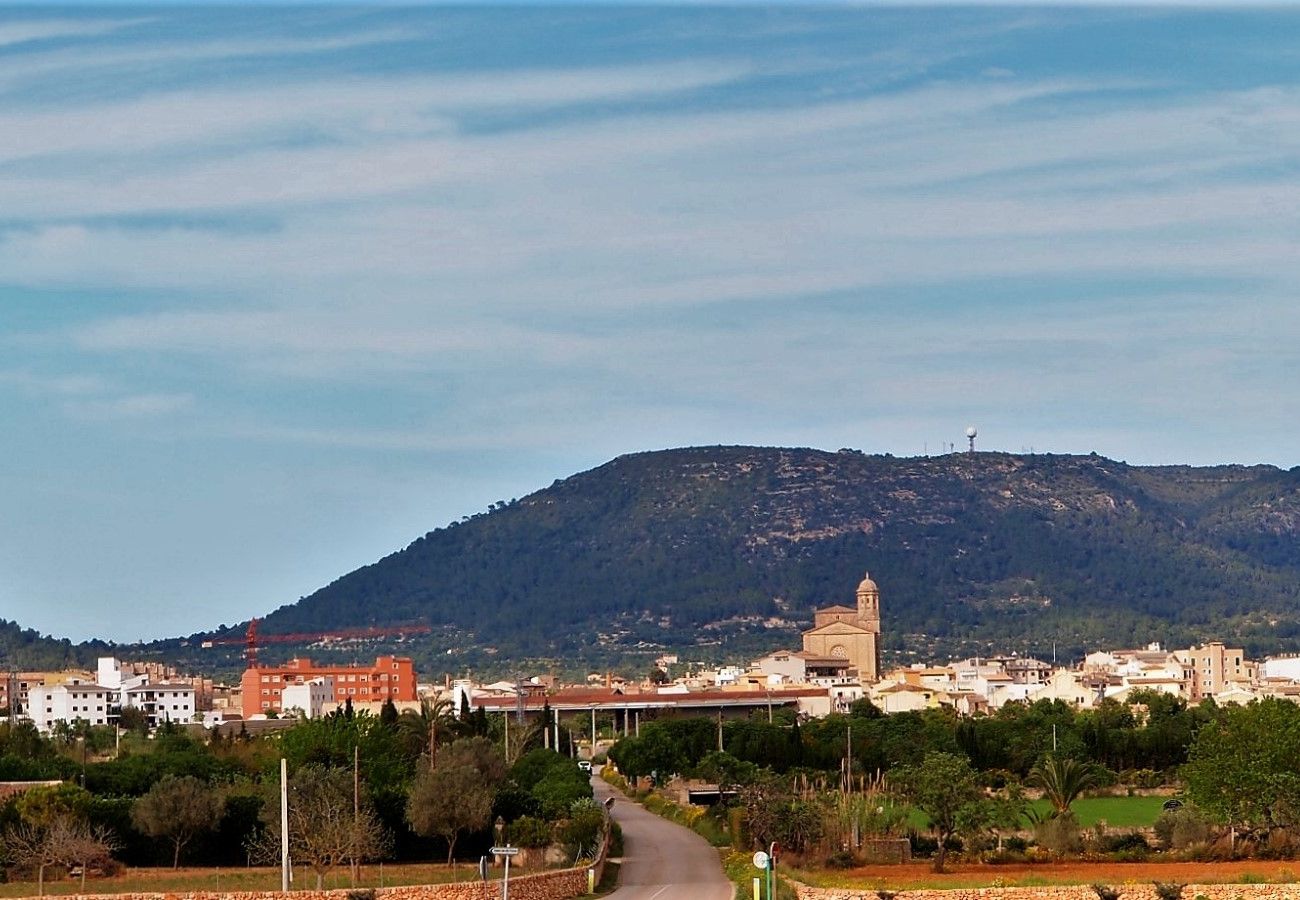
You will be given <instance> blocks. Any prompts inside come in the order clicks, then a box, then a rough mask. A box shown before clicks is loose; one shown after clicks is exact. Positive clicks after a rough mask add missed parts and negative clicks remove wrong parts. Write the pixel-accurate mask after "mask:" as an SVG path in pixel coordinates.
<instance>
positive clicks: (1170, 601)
mask: <svg viewBox="0 0 1300 900" xmlns="http://www.w3.org/2000/svg"><path fill="white" fill-rule="evenodd" d="M868 569H869V570H870V571H871V572H872V574H873V577H874V578H875V579H876V580H877V581H878V582H879V583H880V586H881V592H882V598H881V599H882V613H883V619H884V636H883V643H884V648H885V651H886V658H887V662H890V661H893V662H899V661H903V662H905V661H908V660H911V659H932V658H943V657H944V656H949V655H963V654H966V653H985V652H989V651H997V652H1020V653H1038V654H1041V655H1047V654H1049V653H1050V652H1051V650H1052V647H1053V646H1055V647H1056V649H1057V651H1058V653H1059V654H1061V655H1063V656H1065V657H1066V658H1069V657H1071V656H1077V655H1079V654H1081V653H1082V652H1086V651H1087V650H1091V649H1095V648H1097V647H1100V646H1114V645H1117V644H1139V643H1146V642H1147V641H1151V640H1163V641H1167V642H1169V643H1172V644H1176V645H1185V644H1187V643H1191V642H1194V641H1203V640H1210V639H1222V640H1226V641H1231V642H1239V643H1241V644H1243V645H1245V647H1246V648H1247V649H1248V651H1250V652H1252V653H1261V652H1272V651H1294V650H1296V649H1297V644H1298V643H1300V468H1296V469H1291V470H1283V469H1279V468H1277V467H1274V466H1268V465H1255V466H1243V465H1222V466H1205V467H1194V466H1179V465H1172V466H1130V465H1128V464H1127V463H1124V462H1121V461H1116V460H1110V459H1106V458H1105V457H1101V456H1097V455H1095V454H1091V455H1087V456H1083V455H1053V454H1007V453H993V452H978V453H974V454H968V453H952V454H946V455H941V456H922V457H894V456H890V455H866V454H863V453H861V452H859V451H855V450H849V449H843V450H839V451H827V450H818V449H813V448H778V447H745V446H715V447H689V448H680V449H670V450H656V451H645V452H640V453H633V454H627V455H624V456H620V457H617V458H615V459H613V460H610V461H609V462H606V463H604V464H603V465H601V466H597V467H595V468H593V469H590V470H588V471H586V472H580V473H577V474H575V475H572V476H570V477H568V478H565V479H560V480H557V481H555V482H554V483H553V484H552V485H550V486H549V487H546V488H542V489H540V490H538V491H535V492H533V493H531V494H529V495H527V496H525V497H523V498H520V499H517V500H512V501H510V502H508V503H506V502H498V503H496V504H493V505H492V507H491V508H490V509H489V510H488V511H486V512H483V513H479V514H477V515H475V516H471V517H465V518H464V519H463V520H461V521H459V522H456V523H452V524H451V525H448V526H446V527H443V528H438V529H434V530H433V531H430V532H428V533H427V534H425V535H423V536H421V537H419V538H417V539H416V540H414V541H412V542H411V543H410V544H409V545H408V546H407V547H405V548H403V549H401V550H398V551H396V552H394V553H392V554H389V555H387V556H385V557H384V558H382V559H380V560H377V561H376V562H374V563H372V564H370V565H368V566H363V567H361V568H359V569H356V570H354V571H352V572H349V573H346V574H344V575H341V576H340V577H339V578H337V579H335V580H334V581H332V582H331V583H330V584H328V585H325V586H324V587H322V588H320V589H319V590H317V591H314V592H313V593H311V594H310V595H308V596H306V597H304V598H302V599H300V600H299V601H297V602H295V603H292V604H287V605H285V606H282V607H280V608H279V609H277V610H275V611H273V612H271V613H269V614H268V615H267V616H266V617H265V618H264V619H263V620H262V621H261V623H260V628H261V631H262V632H263V633H264V634H275V633H280V634H284V633H296V632H313V631H329V630H332V629H333V630H337V629H345V628H362V627H368V626H391V625H398V624H409V623H412V622H422V623H427V624H428V625H429V626H430V627H431V629H432V631H431V633H430V634H429V635H427V636H423V637H420V638H413V639H408V640H406V641H404V642H401V643H395V642H388V643H384V642H370V643H367V644H361V643H350V644H347V643H343V644H340V643H335V644H328V645H321V646H312V647H311V648H310V649H309V652H310V653H312V655H323V656H333V657H335V658H346V657H348V656H349V654H350V655H351V656H352V657H353V658H361V657H363V656H366V655H369V654H370V653H371V652H375V651H379V650H384V651H389V650H392V651H398V652H401V653H403V654H406V655H411V656H414V657H415V658H416V660H417V664H418V665H419V667H420V669H421V671H424V672H428V673H430V674H434V673H439V672H443V671H463V670H465V669H475V670H478V671H484V670H495V671H502V670H509V668H510V667H511V666H513V665H514V664H516V663H522V662H523V661H533V662H537V661H540V662H541V663H543V664H546V665H548V666H550V667H561V668H562V667H565V666H568V667H570V668H579V667H581V666H590V667H592V668H598V667H601V666H607V665H623V664H624V663H626V662H629V661H634V660H636V659H643V660H644V658H645V657H648V656H652V655H654V654H657V653H659V652H663V651H665V650H676V651H679V652H686V653H687V654H688V657H689V658H693V659H694V658H698V659H715V660H716V659H728V658H729V659H733V660H734V659H743V658H745V657H746V656H752V655H756V654H757V653H760V652H763V651H765V650H770V649H775V648H777V647H780V646H797V645H798V641H799V631H800V630H801V629H802V628H803V627H806V626H807V625H808V624H809V623H810V621H811V617H812V610H813V608H814V607H816V606H821V605H827V604H830V603H838V602H846V601H851V600H852V592H853V589H854V586H855V585H856V584H857V582H858V580H860V578H861V577H862V573H863V571H864V570H868ZM241 633H242V626H235V627H232V628H230V629H226V630H225V631H223V632H221V633H220V636H221V637H223V638H225V639H226V640H227V642H228V641H229V639H231V638H235V639H237V638H238V637H239V636H240V634H241ZM211 636H212V635H211V634H208V635H202V634H200V635H192V636H190V637H189V638H188V639H176V640H173V641H168V642H161V643H158V644H155V645H151V646H150V647H149V648H148V651H149V653H150V654H151V655H156V656H161V657H163V658H166V659H169V660H170V661H174V662H177V663H178V664H181V665H185V666H187V667H190V668H193V669H195V670H198V671H211V670H213V669H214V668H222V667H224V668H226V669H228V670H233V669H235V668H237V667H238V666H239V656H238V652H239V651H238V648H237V646H230V645H229V643H226V644H225V645H224V649H223V650H217V649H210V648H209V649H203V648H202V644H203V641H204V639H205V638H207V637H211ZM219 643H220V642H219ZM64 647H65V648H66V642H64ZM47 649H48V650H51V651H55V650H58V649H59V648H55V647H49V648H47ZM303 650H304V648H303V647H289V646H284V647H275V648H263V652H264V653H269V654H271V655H272V656H274V655H276V654H283V655H288V654H290V653H294V652H303Z"/></svg>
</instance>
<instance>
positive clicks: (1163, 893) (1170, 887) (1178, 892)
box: [1151, 881, 1186, 900]
mask: <svg viewBox="0 0 1300 900" xmlns="http://www.w3.org/2000/svg"><path fill="white" fill-rule="evenodd" d="M1151 886H1152V887H1153V888H1155V891H1156V898H1157V900H1182V898H1183V888H1184V887H1186V885H1182V884H1178V883H1176V882H1172V881H1170V882H1163V881H1154V882H1152V883H1151Z"/></svg>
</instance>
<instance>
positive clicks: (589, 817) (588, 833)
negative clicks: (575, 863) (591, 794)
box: [559, 800, 605, 859]
mask: <svg viewBox="0 0 1300 900" xmlns="http://www.w3.org/2000/svg"><path fill="white" fill-rule="evenodd" d="M604 827H605V810H603V809H602V808H601V806H600V804H599V803H593V802H592V801H590V800H579V801H578V802H577V803H575V804H573V808H572V810H571V811H570V813H569V818H568V819H566V820H565V821H564V822H561V823H560V827H559V837H560V843H561V844H563V845H564V852H565V853H567V854H568V856H569V858H570V859H579V858H582V857H590V856H594V855H595V854H596V849H597V845H598V844H599V842H600V836H601V832H602V830H603V829H604Z"/></svg>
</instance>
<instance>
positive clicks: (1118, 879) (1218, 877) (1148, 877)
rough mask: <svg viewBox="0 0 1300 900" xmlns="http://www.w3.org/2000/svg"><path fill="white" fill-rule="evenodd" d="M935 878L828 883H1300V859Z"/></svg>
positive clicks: (1007, 870)
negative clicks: (1243, 879)
mask: <svg viewBox="0 0 1300 900" xmlns="http://www.w3.org/2000/svg"><path fill="white" fill-rule="evenodd" d="M946 868H947V872H945V873H944V874H943V875H936V874H935V873H934V872H932V871H931V870H930V869H931V867H930V864H929V863H927V862H916V863H907V864H905V865H881V866H862V867H861V868H857V869H852V870H849V871H846V872H835V873H832V872H825V873H824V874H825V879H826V880H827V881H834V882H835V883H840V884H848V883H855V884H868V885H876V884H880V885H881V886H888V887H906V886H909V885H915V886H918V887H919V886H926V887H936V888H940V887H954V888H959V887H976V886H982V887H988V886H991V885H992V884H993V883H994V882H1001V883H1004V884H1006V885H1014V884H1022V885H1033V884H1092V883H1094V882H1100V883H1104V884H1123V883H1124V882H1130V881H1131V882H1152V881H1175V882H1181V883H1183V884H1198V883H1201V884H1203V883H1212V882H1235V881H1241V880H1242V878H1243V876H1248V878H1247V880H1248V881H1280V882H1300V860H1280V861H1276V860H1274V861H1268V860H1235V861H1233V862H1203V863H1198V862H1134V863H1120V862H1079V861H1068V862H1042V863H1022V864H1012V865H1001V866H990V865H984V864H981V863H950V864H949V865H948V866H946Z"/></svg>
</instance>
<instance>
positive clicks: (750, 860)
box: [722, 851, 797, 900]
mask: <svg viewBox="0 0 1300 900" xmlns="http://www.w3.org/2000/svg"><path fill="white" fill-rule="evenodd" d="M722 870H723V871H724V872H726V873H727V877H728V878H729V879H731V882H732V883H733V884H735V885H736V900H753V896H754V878H755V877H758V878H759V879H760V881H759V885H760V890H759V897H761V898H762V900H768V897H767V886H766V882H764V881H763V880H762V879H763V877H764V876H763V873H762V872H760V871H759V870H758V869H755V868H754V857H753V856H752V855H751V854H748V853H741V852H739V851H732V852H731V853H724V854H723V855H722ZM773 900H797V898H796V897H795V893H794V888H792V887H790V885H788V884H786V883H785V881H784V880H782V879H781V878H780V877H779V876H778V877H777V879H776V897H775V898H773Z"/></svg>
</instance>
